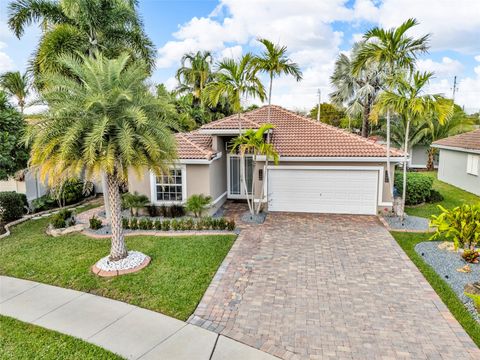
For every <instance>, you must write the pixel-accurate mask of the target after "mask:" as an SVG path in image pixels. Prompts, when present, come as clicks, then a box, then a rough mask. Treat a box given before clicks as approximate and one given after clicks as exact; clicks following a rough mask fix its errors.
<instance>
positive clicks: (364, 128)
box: [362, 100, 370, 138]
mask: <svg viewBox="0 0 480 360" xmlns="http://www.w3.org/2000/svg"><path fill="white" fill-rule="evenodd" d="M369 116H370V101H369V100H367V101H366V103H365V105H364V106H363V119H362V136H363V137H364V138H368V135H369V132H370V131H369V121H368V117H369Z"/></svg>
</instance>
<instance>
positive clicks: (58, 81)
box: [27, 53, 176, 260]
mask: <svg viewBox="0 0 480 360" xmlns="http://www.w3.org/2000/svg"><path fill="white" fill-rule="evenodd" d="M58 61H59V62H60V64H61V65H62V66H64V67H65V68H66V69H68V71H69V73H71V74H73V75H74V76H75V79H72V78H71V77H68V76H65V75H62V74H52V75H50V76H49V78H48V82H47V83H48V86H47V87H46V88H45V89H44V90H43V91H42V96H43V98H44V100H45V101H46V102H47V103H48V111H47V113H46V115H45V116H44V119H43V121H42V122H41V123H39V124H38V126H35V127H33V128H32V129H31V131H30V133H29V135H28V136H27V143H31V146H32V148H31V149H32V150H31V160H30V161H31V165H32V166H33V167H37V168H39V170H40V176H41V177H42V178H43V179H45V177H46V176H47V175H48V178H49V179H55V178H57V179H59V178H68V177H72V176H73V175H78V174H79V173H80V172H83V171H84V172H85V174H86V176H87V178H89V177H92V176H95V175H97V174H99V173H104V174H106V180H107V181H106V185H107V186H106V190H105V193H106V194H108V199H109V202H108V207H109V209H110V213H111V226H112V243H111V250H110V259H111V260H118V259H122V258H124V257H125V256H127V248H126V246H125V241H124V235H123V231H122V224H121V198H120V192H119V185H120V182H121V181H122V180H125V179H127V172H128V170H129V169H134V170H136V171H137V173H138V174H140V173H141V169H142V168H145V167H147V168H150V169H152V171H154V172H155V173H156V174H162V173H166V172H167V171H168V170H169V169H168V168H169V165H170V164H171V163H172V162H173V161H174V159H175V156H176V155H175V153H176V152H175V139H174V137H173V136H172V134H171V132H170V130H169V126H171V124H169V119H170V114H169V112H168V109H169V107H168V106H165V104H164V103H163V102H162V101H161V100H159V99H158V98H156V97H155V96H154V95H152V94H151V92H150V91H149V88H148V85H147V84H146V82H145V80H146V79H147V77H148V65H147V64H146V63H145V62H143V61H140V60H138V61H131V58H130V56H129V55H127V54H122V55H120V56H119V57H118V58H117V59H112V60H109V59H107V58H106V57H104V56H103V55H102V54H100V53H97V54H94V56H93V57H86V56H82V57H81V58H80V59H78V58H77V57H72V56H67V55H63V56H61V57H60V58H59V60H58ZM77 79H78V80H80V81H77Z"/></svg>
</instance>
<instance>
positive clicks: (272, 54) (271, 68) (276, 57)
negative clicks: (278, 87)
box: [253, 39, 303, 122]
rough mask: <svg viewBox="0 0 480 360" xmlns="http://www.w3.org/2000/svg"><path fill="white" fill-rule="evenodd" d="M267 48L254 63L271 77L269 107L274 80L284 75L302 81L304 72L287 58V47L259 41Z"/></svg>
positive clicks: (268, 118)
mask: <svg viewBox="0 0 480 360" xmlns="http://www.w3.org/2000/svg"><path fill="white" fill-rule="evenodd" d="M258 41H259V42H260V43H262V44H263V46H264V47H265V49H264V51H263V53H262V54H261V55H260V56H255V58H254V60H253V61H254V63H255V66H256V68H257V69H258V70H260V71H262V72H265V73H267V74H268V77H269V80H270V82H269V86H268V105H271V104H272V87H273V79H274V78H276V77H278V76H281V75H282V74H285V75H291V76H293V77H294V78H295V80H297V81H300V80H302V75H303V74H302V71H301V70H300V66H298V64H297V63H294V62H292V61H291V60H290V59H289V58H288V57H287V47H286V46H280V45H278V44H277V45H275V44H274V43H273V42H271V41H270V40H267V39H258ZM269 121H270V107H269V108H268V115H267V122H269Z"/></svg>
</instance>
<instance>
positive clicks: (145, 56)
mask: <svg viewBox="0 0 480 360" xmlns="http://www.w3.org/2000/svg"><path fill="white" fill-rule="evenodd" d="M137 3H138V1H137V0H115V1H111V0H59V1H54V0H16V1H13V2H11V3H10V5H9V20H8V25H9V27H10V29H11V30H12V31H13V32H14V34H15V35H16V36H17V37H18V38H21V37H22V35H23V33H24V31H25V27H26V26H28V25H30V24H31V23H35V22H37V23H40V26H41V27H42V29H43V34H42V37H41V38H40V42H39V45H38V47H37V49H36V51H35V53H34V55H33V59H32V68H33V72H34V75H35V80H36V81H37V80H38V76H39V75H41V74H45V73H51V72H58V71H62V70H63V71H65V69H62V67H61V65H60V64H61V62H59V61H58V60H57V59H58V56H59V55H61V54H75V55H76V54H77V53H81V54H93V53H94V52H95V51H101V52H103V53H104V54H105V55H106V56H108V57H110V58H112V57H116V56H118V55H119V54H120V53H122V52H128V53H129V54H130V55H131V58H132V59H142V60H144V61H145V62H146V63H147V64H148V66H149V67H148V68H149V69H151V68H152V67H153V65H154V61H155V49H154V46H153V43H152V42H151V41H150V40H149V39H148V37H147V35H146V34H145V32H144V31H143V25H142V22H141V20H140V18H139V15H138V12H137V9H136V7H137Z"/></svg>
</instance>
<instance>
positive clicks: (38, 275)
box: [0, 218, 235, 320]
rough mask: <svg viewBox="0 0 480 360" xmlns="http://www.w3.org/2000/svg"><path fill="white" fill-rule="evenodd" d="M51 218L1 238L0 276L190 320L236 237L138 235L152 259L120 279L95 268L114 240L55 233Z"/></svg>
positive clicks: (135, 239)
mask: <svg viewBox="0 0 480 360" xmlns="http://www.w3.org/2000/svg"><path fill="white" fill-rule="evenodd" d="M48 221H49V220H48V218H43V219H40V220H29V221H27V222H25V223H22V224H20V225H18V226H16V227H14V228H13V229H11V231H12V234H11V235H10V236H8V237H6V238H4V239H2V240H1V241H0V253H1V254H2V261H1V262H0V274H2V275H7V276H13V277H17V278H22V279H28V280H34V281H39V282H42V283H46V284H51V285H56V286H60V287H64V288H71V289H75V290H80V291H85V292H90V293H93V294H96V295H101V296H105V297H109V298H112V299H116V300H120V301H124V302H127V303H130V304H133V305H138V306H140V307H143V308H147V309H150V310H154V311H158V312H161V313H164V314H166V315H169V316H173V317H176V318H178V319H181V320H186V319H187V318H188V316H189V315H190V314H191V313H192V312H193V311H194V309H195V307H196V306H197V304H198V302H199V301H200V299H201V297H202V296H203V293H204V292H205V290H206V289H207V287H208V285H209V284H210V281H211V279H212V277H213V275H214V274H215V272H216V270H217V268H218V266H219V265H220V263H221V262H222V260H223V259H224V257H225V256H226V254H227V253H228V251H229V249H230V247H231V246H232V244H233V242H234V240H235V236H233V235H218V236H178V237H153V236H132V237H128V238H126V241H127V246H128V248H129V249H131V250H138V251H141V252H143V253H145V254H148V255H149V256H150V257H151V258H152V262H151V264H150V265H149V266H148V267H147V268H145V269H144V270H142V271H140V272H138V273H135V274H129V275H123V276H118V277H115V278H100V277H97V276H95V275H93V274H92V273H91V271H90V267H91V266H92V265H93V264H94V263H95V262H96V261H97V260H98V259H100V258H101V257H104V256H106V255H107V254H108V253H109V248H110V239H93V238H89V237H87V236H85V235H81V234H71V235H65V236H60V237H50V236H48V235H46V234H45V228H46V226H47V223H48Z"/></svg>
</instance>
